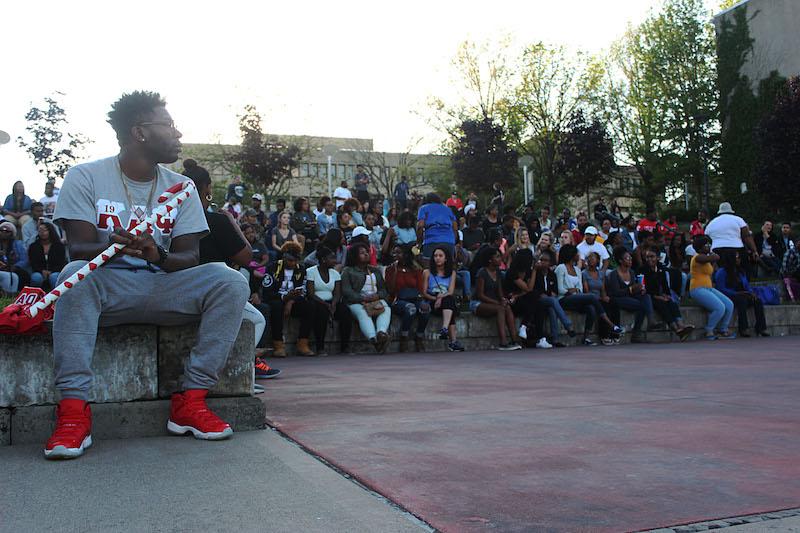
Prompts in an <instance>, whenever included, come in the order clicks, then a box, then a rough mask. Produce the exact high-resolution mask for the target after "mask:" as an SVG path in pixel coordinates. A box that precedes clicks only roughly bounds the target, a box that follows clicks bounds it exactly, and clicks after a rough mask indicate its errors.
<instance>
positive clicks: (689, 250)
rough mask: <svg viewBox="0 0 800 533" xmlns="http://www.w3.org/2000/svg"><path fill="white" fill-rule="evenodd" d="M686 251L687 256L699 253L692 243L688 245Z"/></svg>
mask: <svg viewBox="0 0 800 533" xmlns="http://www.w3.org/2000/svg"><path fill="white" fill-rule="evenodd" d="M685 252H686V257H694V256H696V255H697V252H696V251H695V250H694V246H693V245H691V244H690V245H688V246H686V249H685Z"/></svg>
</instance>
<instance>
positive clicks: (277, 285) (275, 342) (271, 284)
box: [263, 241, 314, 357]
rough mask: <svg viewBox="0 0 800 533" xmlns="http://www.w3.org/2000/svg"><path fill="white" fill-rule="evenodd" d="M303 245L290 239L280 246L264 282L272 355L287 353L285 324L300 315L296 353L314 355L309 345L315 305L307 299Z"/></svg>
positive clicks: (283, 355) (281, 355)
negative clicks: (279, 252)
mask: <svg viewBox="0 0 800 533" xmlns="http://www.w3.org/2000/svg"><path fill="white" fill-rule="evenodd" d="M302 252H303V249H302V248H301V247H300V244H298V243H296V242H294V241H288V242H285V243H284V244H283V246H281V256H282V259H280V260H279V261H278V262H277V264H276V265H275V271H274V272H273V273H272V275H267V276H266V277H265V278H264V282H263V287H264V288H263V300H264V302H265V303H266V304H267V305H269V307H270V329H271V330H272V347H273V349H274V351H273V354H272V355H273V356H275V357H286V348H285V347H284V343H283V324H284V322H286V321H287V320H288V319H289V317H292V316H293V317H295V318H298V319H299V323H300V324H299V325H300V332H299V333H298V335H297V354H298V355H314V352H312V351H311V348H310V347H309V345H308V338H309V337H310V335H311V325H312V324H313V311H314V309H313V307H312V306H311V303H310V302H309V301H308V300H307V299H306V269H305V268H304V267H303V265H301V264H300V263H299V259H300V256H301V254H302Z"/></svg>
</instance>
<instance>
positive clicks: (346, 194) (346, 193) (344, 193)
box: [333, 187, 353, 209]
mask: <svg viewBox="0 0 800 533" xmlns="http://www.w3.org/2000/svg"><path fill="white" fill-rule="evenodd" d="M333 197H334V198H336V208H337V209H338V208H340V207H342V206H343V205H344V200H339V198H344V199H345V200H347V199H348V198H352V197H353V193H351V192H350V189H348V188H347V187H336V190H335V191H333Z"/></svg>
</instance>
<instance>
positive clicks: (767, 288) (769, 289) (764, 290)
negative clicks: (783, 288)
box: [753, 285, 781, 305]
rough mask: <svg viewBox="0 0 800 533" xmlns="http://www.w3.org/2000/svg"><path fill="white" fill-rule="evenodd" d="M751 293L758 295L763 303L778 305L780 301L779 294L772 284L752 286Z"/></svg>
mask: <svg viewBox="0 0 800 533" xmlns="http://www.w3.org/2000/svg"><path fill="white" fill-rule="evenodd" d="M753 294H755V295H756V296H758V299H759V300H761V303H763V304H764V305H780V303H781V295H780V294H779V293H778V289H777V288H776V287H775V286H774V285H764V286H760V287H753Z"/></svg>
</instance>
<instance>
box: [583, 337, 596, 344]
mask: <svg viewBox="0 0 800 533" xmlns="http://www.w3.org/2000/svg"><path fill="white" fill-rule="evenodd" d="M583 345H584V346H597V343H596V342H594V341H593V340H592V339H590V338H588V337H587V338H585V339H583Z"/></svg>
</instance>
